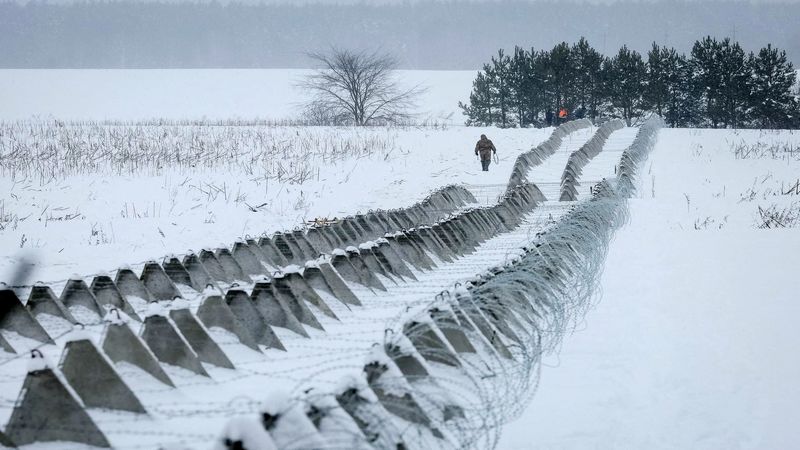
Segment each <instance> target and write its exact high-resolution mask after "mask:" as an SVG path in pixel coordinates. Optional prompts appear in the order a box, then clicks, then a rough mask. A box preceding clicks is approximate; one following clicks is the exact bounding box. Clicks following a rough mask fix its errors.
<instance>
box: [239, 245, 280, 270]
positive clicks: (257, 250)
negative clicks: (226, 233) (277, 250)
mask: <svg viewBox="0 0 800 450" xmlns="http://www.w3.org/2000/svg"><path fill="white" fill-rule="evenodd" d="M245 243H246V244H247V249H248V250H250V253H252V254H253V256H255V257H256V259H258V260H259V261H261V263H262V264H264V265H266V266H267V267H268V268H270V267H272V266H275V263H274V262H272V260H270V259H269V258H268V257H267V254H266V252H264V249H263V248H261V246H260V245H259V244H258V241H256V240H255V239H245Z"/></svg>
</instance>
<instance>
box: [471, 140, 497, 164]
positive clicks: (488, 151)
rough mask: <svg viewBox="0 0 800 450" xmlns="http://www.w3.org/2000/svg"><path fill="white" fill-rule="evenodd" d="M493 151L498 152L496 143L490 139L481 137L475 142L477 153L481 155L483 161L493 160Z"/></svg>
mask: <svg viewBox="0 0 800 450" xmlns="http://www.w3.org/2000/svg"><path fill="white" fill-rule="evenodd" d="M492 153H497V149H496V148H494V144H493V143H492V141H491V140H490V139H488V138H486V139H481V140H479V141H478V143H477V144H475V154H476V155H481V161H489V160H491V159H492Z"/></svg>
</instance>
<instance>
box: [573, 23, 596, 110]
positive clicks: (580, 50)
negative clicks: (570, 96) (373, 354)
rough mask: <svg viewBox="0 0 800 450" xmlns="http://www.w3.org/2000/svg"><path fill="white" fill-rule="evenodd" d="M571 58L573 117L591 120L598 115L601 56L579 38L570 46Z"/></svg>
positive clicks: (584, 39) (585, 41) (582, 38)
mask: <svg viewBox="0 0 800 450" xmlns="http://www.w3.org/2000/svg"><path fill="white" fill-rule="evenodd" d="M572 58H573V61H574V64H575V68H574V73H575V91H576V96H577V98H576V101H577V104H578V107H579V108H578V110H577V111H576V114H575V117H577V118H582V117H585V116H588V117H591V118H592V120H594V119H596V118H597V115H598V114H599V111H598V108H599V106H600V103H601V98H599V97H600V96H601V92H602V90H601V89H600V86H601V84H602V82H603V80H602V64H603V55H601V54H600V52H598V51H597V50H595V49H594V48H592V46H591V45H589V41H587V40H586V38H584V37H581V39H580V41H578V43H577V44H575V45H573V46H572Z"/></svg>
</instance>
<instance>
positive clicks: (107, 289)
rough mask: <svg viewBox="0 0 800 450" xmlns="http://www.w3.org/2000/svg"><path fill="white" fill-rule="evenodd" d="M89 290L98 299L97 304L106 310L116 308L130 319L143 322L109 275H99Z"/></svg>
mask: <svg viewBox="0 0 800 450" xmlns="http://www.w3.org/2000/svg"><path fill="white" fill-rule="evenodd" d="M89 288H90V289H91V291H92V294H93V295H94V297H95V298H96V299H97V303H98V304H100V305H101V306H103V307H104V308H116V309H118V310H120V311H122V312H124V313H125V314H127V315H128V316H129V317H131V318H133V319H135V320H138V321H140V322H141V320H142V319H140V318H139V316H138V315H137V314H136V311H135V310H134V309H133V306H131V304H130V303H128V301H127V300H126V299H125V297H124V296H123V295H122V292H121V291H120V290H119V289H118V288H117V285H116V284H114V281H113V280H111V277H109V276H108V275H98V276H96V277H94V279H93V280H92V284H91V285H90V286H89Z"/></svg>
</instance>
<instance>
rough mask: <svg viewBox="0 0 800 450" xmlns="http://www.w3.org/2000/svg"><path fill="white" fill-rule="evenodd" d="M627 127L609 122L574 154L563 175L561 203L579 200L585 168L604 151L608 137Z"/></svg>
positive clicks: (568, 161) (621, 123)
mask: <svg viewBox="0 0 800 450" xmlns="http://www.w3.org/2000/svg"><path fill="white" fill-rule="evenodd" d="M624 127H625V123H624V122H623V121H622V120H620V119H614V120H609V121H608V122H606V123H604V124H603V125H601V126H600V128H598V130H597V132H596V133H595V134H594V136H592V138H591V139H589V141H588V142H586V143H585V144H583V145H582V146H581V148H579V149H578V150H575V151H574V152H572V154H571V155H569V160H567V165H566V167H564V172H563V173H562V174H561V195H560V196H559V201H562V202H564V201H575V200H577V199H578V188H577V186H578V184H579V179H580V176H581V174H582V173H583V168H584V167H586V165H587V164H589V161H591V160H592V159H594V157H595V156H597V155H599V154H600V152H601V151H602V150H603V147H604V146H605V144H606V141H607V140H608V137H609V136H611V134H612V133H613V132H615V131H617V130H621V129H622V128H624Z"/></svg>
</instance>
